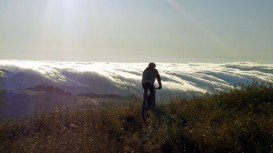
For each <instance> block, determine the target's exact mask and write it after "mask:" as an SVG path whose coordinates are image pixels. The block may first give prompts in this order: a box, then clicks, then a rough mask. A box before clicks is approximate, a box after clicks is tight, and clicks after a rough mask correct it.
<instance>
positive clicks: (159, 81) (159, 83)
mask: <svg viewBox="0 0 273 153" xmlns="http://www.w3.org/2000/svg"><path fill="white" fill-rule="evenodd" d="M156 79H157V82H158V85H159V86H158V89H161V88H162V83H161V77H160V75H159V73H158V72H157V77H156Z"/></svg>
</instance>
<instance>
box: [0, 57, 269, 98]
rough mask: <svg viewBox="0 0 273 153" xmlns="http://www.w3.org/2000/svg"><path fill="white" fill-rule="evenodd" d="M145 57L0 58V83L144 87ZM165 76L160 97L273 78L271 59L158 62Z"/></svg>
mask: <svg viewBox="0 0 273 153" xmlns="http://www.w3.org/2000/svg"><path fill="white" fill-rule="evenodd" d="M146 66H147V63H99V62H52V61H17V60H0V89H20V88H26V87H31V86H35V85H40V84H41V85H54V86H57V87H60V88H62V89H65V90H67V91H70V92H72V93H84V92H95V93H114V94H120V95H127V94H137V95H140V94H141V92H142V87H141V75H142V71H143V70H144V69H145V68H146ZM157 69H158V71H159V73H160V74H161V77H162V80H163V90H161V91H159V92H158V93H159V94H158V95H159V97H166V96H167V97H171V96H191V95H192V94H204V93H207V92H213V91H219V90H225V89H227V88H230V87H231V85H237V84H240V83H246V84H248V83H251V82H253V81H254V80H257V81H273V79H272V78H273V64H258V63H251V62H245V63H239V62H238V63H224V64H212V63H188V64H180V63H158V64H157Z"/></svg>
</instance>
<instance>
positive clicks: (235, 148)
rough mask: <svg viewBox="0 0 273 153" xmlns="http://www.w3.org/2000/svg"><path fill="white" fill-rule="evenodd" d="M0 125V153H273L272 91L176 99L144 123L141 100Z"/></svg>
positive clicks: (260, 87)
mask: <svg viewBox="0 0 273 153" xmlns="http://www.w3.org/2000/svg"><path fill="white" fill-rule="evenodd" d="M130 103H131V104H125V105H124V106H119V107H114V108H109V109H82V110H64V109H55V110H54V111H52V112H40V113H36V114H33V115H32V116H30V117H28V118H24V119H21V120H14V121H5V122H4V121H3V122H2V123H0V150H1V152H251V153H252V152H272V151H273V146H272V144H273V126H272V125H273V87H272V85H271V84H260V83H255V84H253V85H250V86H242V87H240V88H235V89H232V90H230V91H228V92H223V93H218V94H214V95H210V96H206V97H203V98H199V99H192V100H183V99H173V100H171V101H170V102H169V103H167V104H166V105H161V106H158V107H157V110H156V112H151V115H150V117H149V119H148V120H147V121H146V122H144V121H142V119H141V104H140V103H141V102H140V100H137V99H136V100H131V102H130Z"/></svg>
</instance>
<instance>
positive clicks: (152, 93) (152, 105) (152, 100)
mask: <svg viewBox="0 0 273 153" xmlns="http://www.w3.org/2000/svg"><path fill="white" fill-rule="evenodd" d="M149 91H150V95H149V103H148V105H149V109H150V110H153V111H154V110H155V92H156V91H155V86H154V85H153V84H150V86H149Z"/></svg>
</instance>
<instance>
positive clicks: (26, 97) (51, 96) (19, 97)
mask: <svg viewBox="0 0 273 153" xmlns="http://www.w3.org/2000/svg"><path fill="white" fill-rule="evenodd" d="M122 98H123V97H122V96H120V95H114V94H106V95H103V94H95V93H86V94H79V95H72V94H71V93H69V92H65V91H64V90H62V89H59V88H56V87H53V86H43V85H39V86H34V87H29V88H26V89H19V90H0V115H1V116H2V117H20V116H22V115H24V114H29V113H33V112H35V111H39V110H40V109H41V110H50V109H52V108H55V107H72V108H87V107H99V106H101V105H103V104H104V102H105V101H108V102H109V101H111V100H112V102H113V103H115V100H121V99H122Z"/></svg>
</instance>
